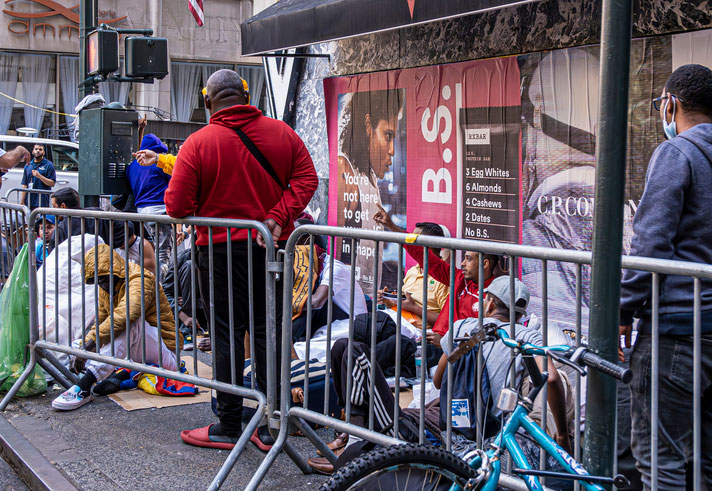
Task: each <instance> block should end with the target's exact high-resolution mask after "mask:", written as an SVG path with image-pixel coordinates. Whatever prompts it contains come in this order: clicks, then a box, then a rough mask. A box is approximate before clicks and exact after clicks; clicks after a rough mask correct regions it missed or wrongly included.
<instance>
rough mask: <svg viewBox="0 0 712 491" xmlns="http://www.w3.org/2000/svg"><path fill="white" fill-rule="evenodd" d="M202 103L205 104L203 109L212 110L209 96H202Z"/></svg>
mask: <svg viewBox="0 0 712 491" xmlns="http://www.w3.org/2000/svg"><path fill="white" fill-rule="evenodd" d="M203 102H204V103H205V109H207V110H208V111H210V110H211V109H212V102H211V101H210V96H208V94H205V95H204V96H203Z"/></svg>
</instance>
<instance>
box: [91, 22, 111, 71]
mask: <svg viewBox="0 0 712 491" xmlns="http://www.w3.org/2000/svg"><path fill="white" fill-rule="evenodd" d="M87 58H88V60H87V74H88V75H90V76H91V75H104V76H106V75H108V74H110V73H114V72H115V71H116V70H118V69H119V33H118V32H116V31H111V30H105V29H97V30H96V31H93V32H91V33H90V34H89V35H88V36H87Z"/></svg>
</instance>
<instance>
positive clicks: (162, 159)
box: [156, 153, 176, 176]
mask: <svg viewBox="0 0 712 491" xmlns="http://www.w3.org/2000/svg"><path fill="white" fill-rule="evenodd" d="M175 163H176V156H175V155H171V154H170V153H162V154H160V155H159V156H158V163H157V164H156V167H158V168H159V169H162V170H163V172H165V173H166V174H168V175H169V176H170V175H173V166H174V165H175Z"/></svg>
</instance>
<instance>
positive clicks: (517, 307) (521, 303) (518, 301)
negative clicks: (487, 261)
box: [485, 276, 529, 314]
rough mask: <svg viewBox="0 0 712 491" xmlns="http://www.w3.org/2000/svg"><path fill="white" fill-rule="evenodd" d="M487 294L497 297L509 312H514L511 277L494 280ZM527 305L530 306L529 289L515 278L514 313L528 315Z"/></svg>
mask: <svg viewBox="0 0 712 491" xmlns="http://www.w3.org/2000/svg"><path fill="white" fill-rule="evenodd" d="M485 293H489V294H490V295H493V296H495V297H497V299H499V300H500V301H501V302H502V303H503V304H504V305H506V306H507V308H508V309H509V310H512V305H511V304H510V301H511V299H510V291H509V276H500V277H499V278H495V279H494V280H492V283H490V284H489V286H488V287H487V288H485ZM527 305H529V289H528V288H527V286H526V285H525V284H524V283H522V282H521V280H519V279H518V278H514V311H515V312H517V313H518V314H526V313H527Z"/></svg>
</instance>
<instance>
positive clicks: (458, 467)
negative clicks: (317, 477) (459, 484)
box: [319, 443, 475, 491]
mask: <svg viewBox="0 0 712 491" xmlns="http://www.w3.org/2000/svg"><path fill="white" fill-rule="evenodd" d="M398 472H401V473H403V474H401V475H403V477H404V478H405V477H407V478H406V479H405V482H403V485H404V486H403V487H401V483H400V482H399V481H398V478H399V475H396V473H398ZM418 476H420V478H418ZM474 476H475V470H474V469H473V468H471V467H470V466H469V465H467V463H466V462H465V461H464V460H462V459H459V458H457V457H456V456H455V455H453V454H452V453H450V452H447V451H445V450H442V449H440V448H437V447H433V446H431V445H418V444H414V443H409V444H405V445H394V446H391V447H384V448H377V449H376V450H373V451H371V452H369V453H367V454H365V455H362V456H360V457H358V458H356V459H354V460H353V461H352V462H350V463H349V464H348V465H347V466H345V467H343V468H342V469H340V470H339V471H338V472H337V473H336V474H334V475H333V476H331V478H330V479H329V480H328V481H326V482H325V483H324V484H322V486H321V488H319V489H320V491H346V490H352V491H354V490H360V489H363V490H371V489H379V481H381V480H386V481H387V482H388V489H389V491H405V490H410V489H419V490H420V489H426V490H427V489H429V490H447V489H450V486H451V485H452V483H453V482H455V479H454V478H459V479H461V480H463V482H465V481H467V479H469V478H471V477H474ZM435 477H437V479H434V478H435ZM402 481H404V480H403V479H401V482H402ZM426 481H427V482H426ZM393 482H395V483H397V485H395V486H394V484H393ZM381 487H382V486H381Z"/></svg>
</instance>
